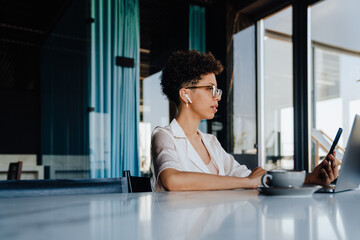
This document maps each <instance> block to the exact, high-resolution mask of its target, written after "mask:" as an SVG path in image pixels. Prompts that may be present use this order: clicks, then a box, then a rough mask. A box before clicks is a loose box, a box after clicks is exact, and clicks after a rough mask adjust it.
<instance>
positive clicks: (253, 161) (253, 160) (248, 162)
mask: <svg viewBox="0 0 360 240" xmlns="http://www.w3.org/2000/svg"><path fill="white" fill-rule="evenodd" d="M232 155H233V157H234V159H235V160H236V161H237V162H238V163H240V164H241V165H245V166H246V167H247V168H248V169H250V170H254V169H255V168H256V167H258V160H257V155H256V154H235V153H234V154H232Z"/></svg>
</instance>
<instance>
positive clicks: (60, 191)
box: [0, 177, 129, 198]
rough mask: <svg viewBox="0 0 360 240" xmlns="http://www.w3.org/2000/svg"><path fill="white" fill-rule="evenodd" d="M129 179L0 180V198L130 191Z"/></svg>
mask: <svg viewBox="0 0 360 240" xmlns="http://www.w3.org/2000/svg"><path fill="white" fill-rule="evenodd" d="M128 186H129V185H128V179H127V178H126V177H123V178H98V179H45V180H14V181H0V198H7V197H39V196H63V195H81V194H107V193H128V192H129V188H128Z"/></svg>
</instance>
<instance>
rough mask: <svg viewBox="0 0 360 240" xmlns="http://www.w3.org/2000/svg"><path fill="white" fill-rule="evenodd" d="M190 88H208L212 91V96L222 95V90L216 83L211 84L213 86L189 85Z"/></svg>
mask: <svg viewBox="0 0 360 240" xmlns="http://www.w3.org/2000/svg"><path fill="white" fill-rule="evenodd" d="M187 88H189V89H193V88H206V89H207V90H209V91H211V94H212V97H213V98H216V96H217V95H219V97H221V95H222V90H221V89H219V88H217V86H215V85H211V86H193V87H187Z"/></svg>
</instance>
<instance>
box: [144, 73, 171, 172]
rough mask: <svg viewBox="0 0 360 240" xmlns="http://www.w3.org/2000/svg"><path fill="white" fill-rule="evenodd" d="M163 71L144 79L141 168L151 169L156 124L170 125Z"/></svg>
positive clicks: (147, 170) (145, 170) (146, 170)
mask: <svg viewBox="0 0 360 240" xmlns="http://www.w3.org/2000/svg"><path fill="white" fill-rule="evenodd" d="M160 75H161V72H157V73H155V74H153V75H151V76H149V77H147V78H145V79H143V80H142V105H141V108H140V112H141V115H142V122H140V126H139V127H140V128H139V132H140V161H141V162H140V170H141V172H143V173H147V172H149V171H150V161H151V153H150V144H151V133H152V131H153V130H154V128H155V127H156V126H167V125H169V100H167V98H166V96H165V95H164V94H163V93H162V90H161V85H160V81H161V80H160Z"/></svg>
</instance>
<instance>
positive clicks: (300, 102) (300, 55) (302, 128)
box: [292, 0, 309, 170]
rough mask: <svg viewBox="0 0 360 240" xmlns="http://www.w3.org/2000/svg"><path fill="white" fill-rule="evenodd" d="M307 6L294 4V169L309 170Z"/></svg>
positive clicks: (303, 3)
mask: <svg viewBox="0 0 360 240" xmlns="http://www.w3.org/2000/svg"><path fill="white" fill-rule="evenodd" d="M307 30H308V29H307V4H306V3H305V1H303V0H295V1H294V2H293V36H292V38H293V79H294V86H293V92H294V161H295V164H294V167H295V169H303V170H308V167H309V166H308V165H309V164H308V160H309V159H308V152H309V149H308V75H307V71H308V67H307V64H308V63H307V59H308V55H307V53H308V52H307V47H308V46H307Z"/></svg>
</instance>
